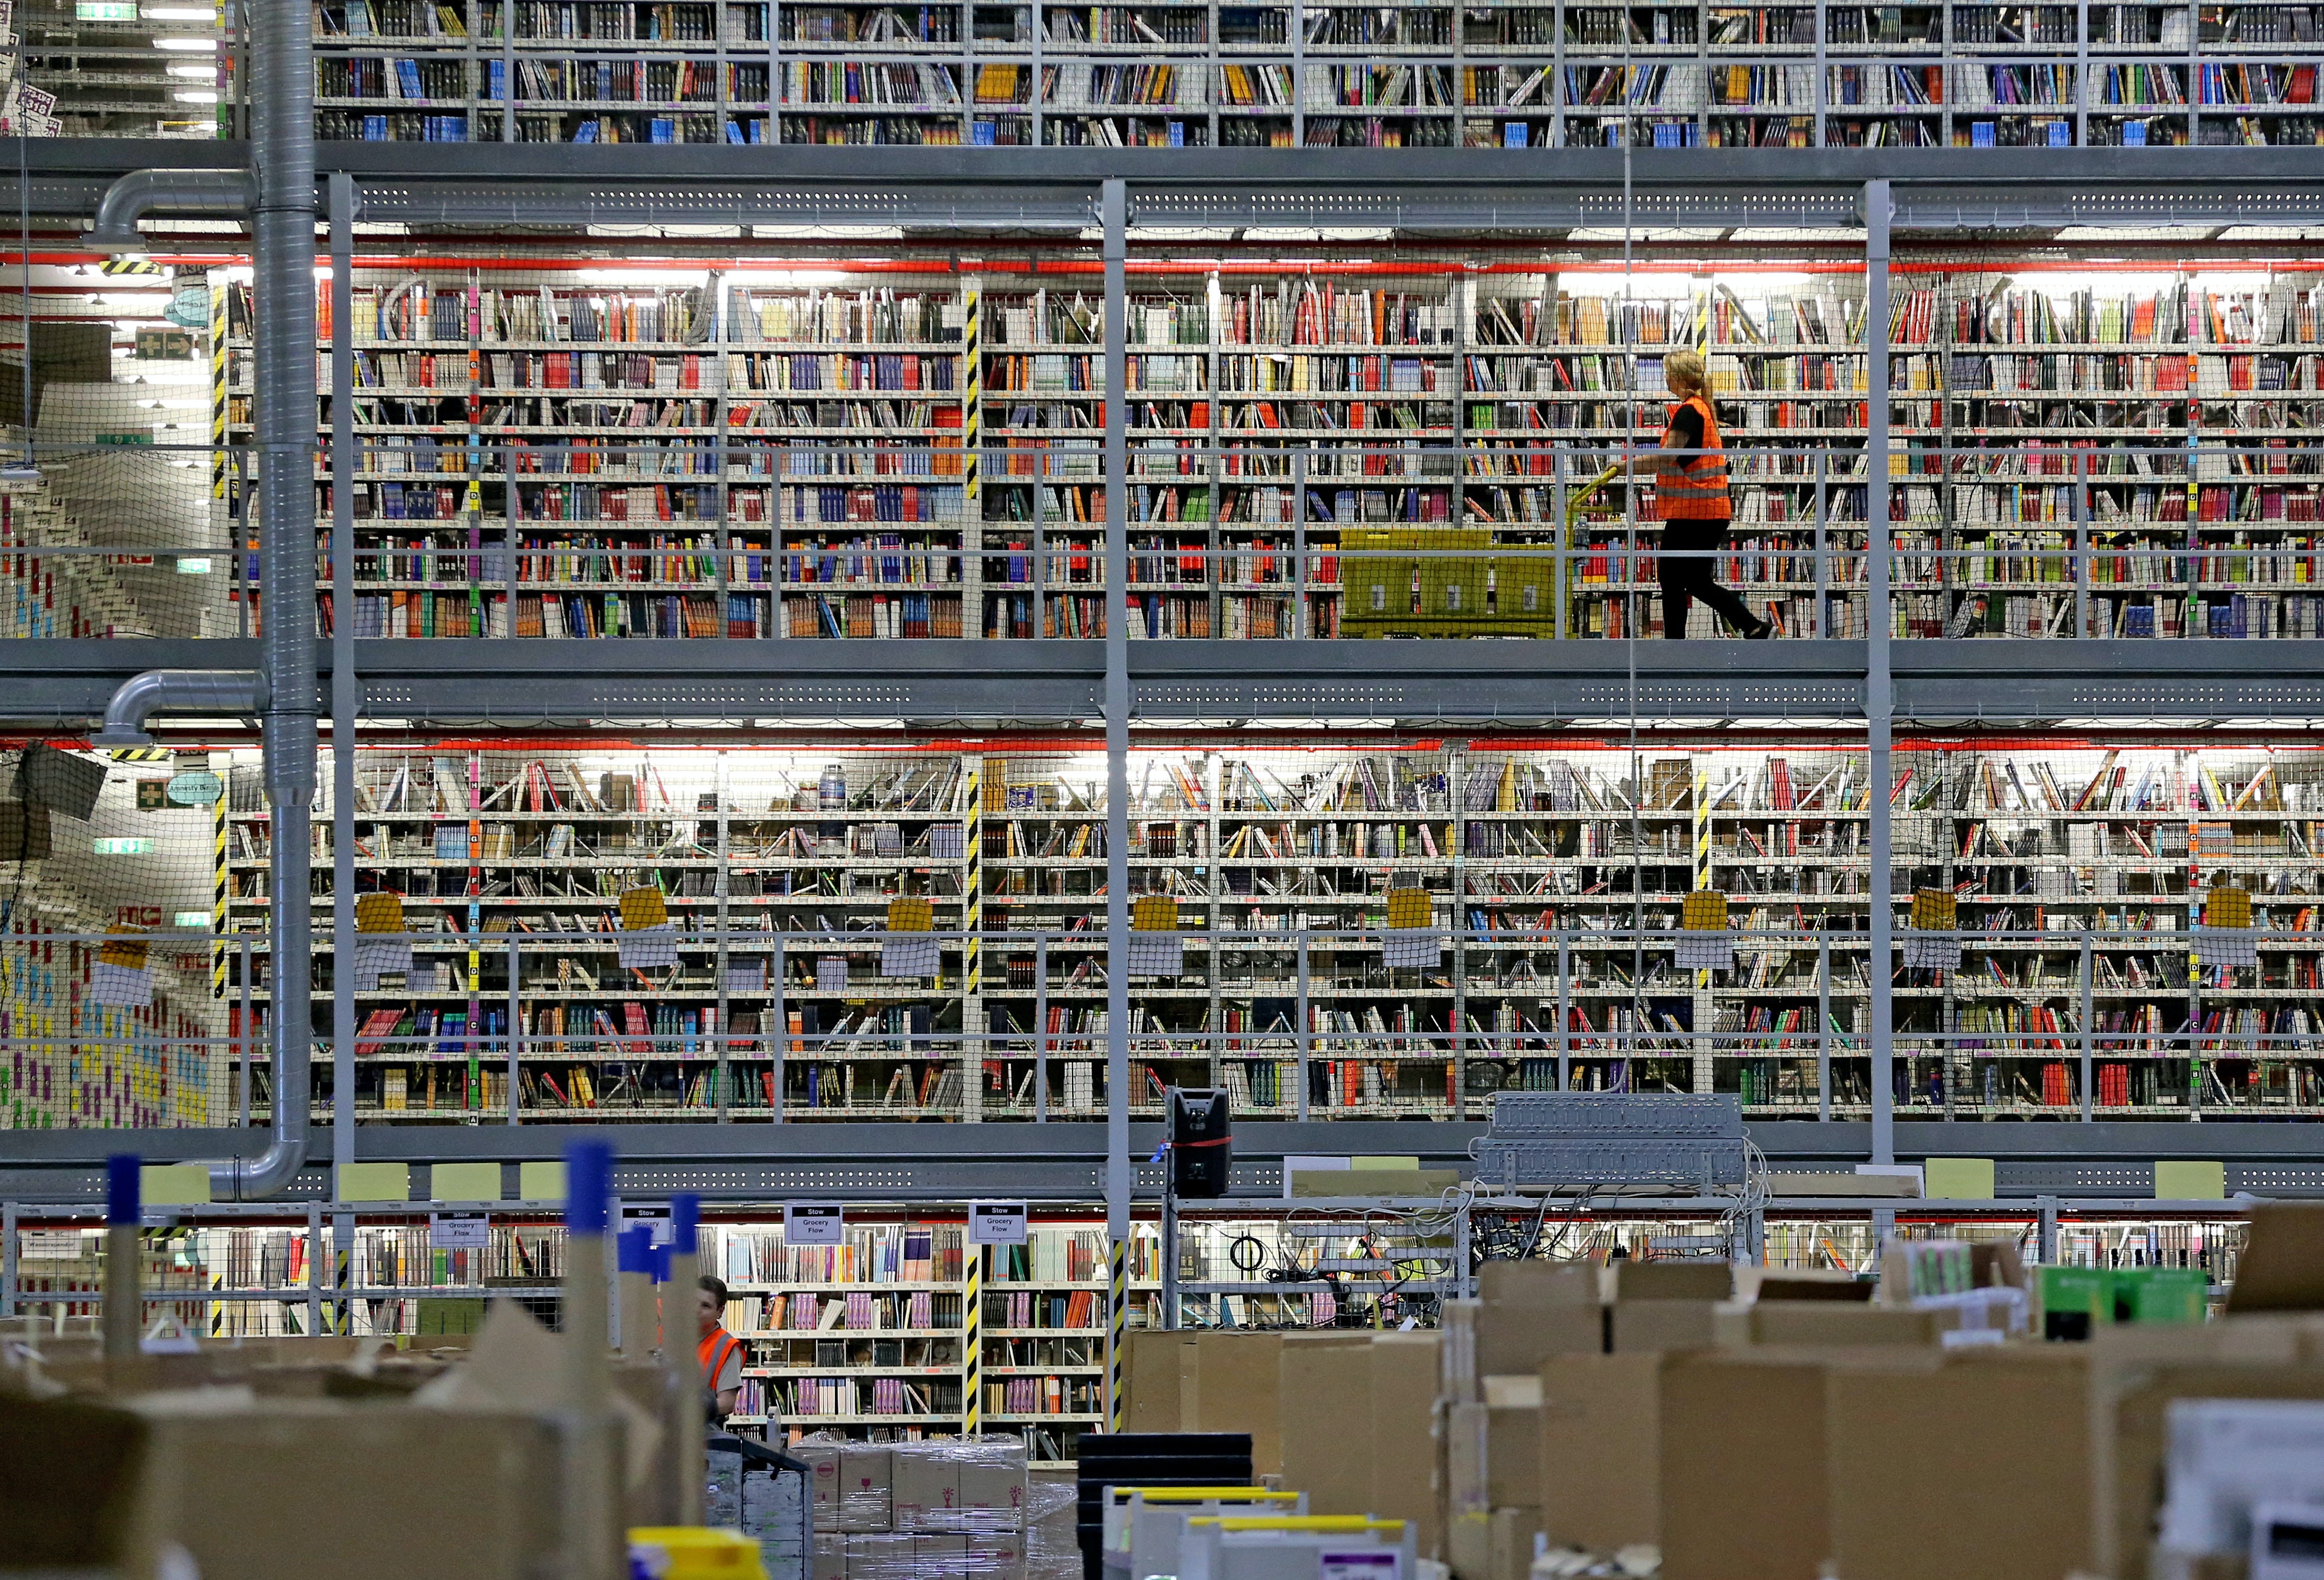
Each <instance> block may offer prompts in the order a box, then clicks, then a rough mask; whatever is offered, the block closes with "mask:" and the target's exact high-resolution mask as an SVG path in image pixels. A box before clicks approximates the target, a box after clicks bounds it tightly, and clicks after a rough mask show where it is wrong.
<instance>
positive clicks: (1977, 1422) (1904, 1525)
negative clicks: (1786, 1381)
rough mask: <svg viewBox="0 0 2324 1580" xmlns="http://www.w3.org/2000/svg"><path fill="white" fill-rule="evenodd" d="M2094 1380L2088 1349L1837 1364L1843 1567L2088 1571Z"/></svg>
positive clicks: (1873, 1571)
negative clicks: (2092, 1384) (2091, 1386)
mask: <svg viewBox="0 0 2324 1580" xmlns="http://www.w3.org/2000/svg"><path fill="white" fill-rule="evenodd" d="M1858 1354H1859V1356H1860V1355H1861V1354H1863V1353H1862V1352H1859V1353H1858ZM1824 1405H1825V1417H1824V1429H1825V1433H1826V1439H1825V1441H1826V1450H1825V1456H1826V1465H1827V1466H1828V1470H1829V1477H1828V1482H1827V1484H1828V1486H1829V1488H1830V1492H1829V1494H1828V1495H1829V1499H1830V1505H1829V1506H1830V1511H1831V1514H1830V1518H1831V1553H1830V1555H1829V1556H1830V1557H1831V1559H1832V1561H1833V1564H1834V1566H1835V1567H1836V1570H1837V1572H1838V1573H1840V1574H1842V1575H1847V1576H1848V1580H1960V1576H1961V1575H1977V1576H1978V1577H1979V1580H2059V1577H2060V1576H2061V1575H2070V1574H2072V1573H2074V1572H2075V1571H2077V1570H2086V1569H2088V1568H2089V1567H2090V1566H2091V1564H2092V1562H2093V1560H2094V1554H2093V1551H2092V1548H2093V1546H2094V1543H2093V1541H2092V1529H2091V1523H2092V1517H2091V1492H2090V1480H2091V1475H2092V1471H2091V1455H2090V1422H2091V1408H2090V1391H2089V1370H2088V1366H2087V1354H2086V1352H2085V1350H2084V1349H2083V1347H2082V1346H2081V1345H2079V1344H2057V1345H2028V1346H2015V1347H2006V1348H1995V1349H1990V1350H1978V1349H1968V1350H1958V1351H1951V1352H1923V1351H1916V1350H1911V1349H1906V1348H1902V1347H1895V1348H1891V1349H1889V1350H1886V1351H1883V1352H1877V1353H1874V1358H1872V1359H1869V1360H1864V1361H1862V1362H1861V1363H1856V1362H1853V1361H1851V1363H1845V1364H1843V1363H1833V1364H1831V1366H1829V1367H1828V1368H1827V1370H1826V1372H1825V1390H1824Z"/></svg>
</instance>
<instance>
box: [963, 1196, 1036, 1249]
mask: <svg viewBox="0 0 2324 1580" xmlns="http://www.w3.org/2000/svg"><path fill="white" fill-rule="evenodd" d="M968 1243H970V1244H971V1245H1022V1244H1024V1243H1025V1204H1024V1203H1023V1202H1021V1201H980V1202H971V1203H969V1205H968Z"/></svg>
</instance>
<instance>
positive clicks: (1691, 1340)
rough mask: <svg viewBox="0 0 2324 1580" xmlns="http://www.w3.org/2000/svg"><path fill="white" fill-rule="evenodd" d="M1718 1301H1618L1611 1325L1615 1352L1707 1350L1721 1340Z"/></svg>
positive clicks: (1609, 1333)
mask: <svg viewBox="0 0 2324 1580" xmlns="http://www.w3.org/2000/svg"><path fill="white" fill-rule="evenodd" d="M1719 1305H1720V1303H1719V1302H1718V1301H1715V1300H1678V1299H1672V1300H1618V1301H1616V1302H1615V1304H1614V1306H1613V1307H1612V1309H1611V1312H1610V1320H1609V1324H1608V1328H1607V1332H1608V1336H1609V1338H1610V1339H1611V1340H1612V1346H1611V1347H1612V1349H1613V1352H1614V1354H1637V1353H1638V1352H1641V1351H1646V1350H1707V1349H1710V1348H1711V1346H1712V1345H1714V1344H1717V1343H1718V1342H1719V1322H1718V1312H1719Z"/></svg>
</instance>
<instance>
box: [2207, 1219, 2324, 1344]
mask: <svg viewBox="0 0 2324 1580" xmlns="http://www.w3.org/2000/svg"><path fill="white" fill-rule="evenodd" d="M2250 1217H2251V1231H2250V1234H2249V1235H2248V1237H2247V1238H2246V1240H2245V1241H2244V1249H2243V1255H2242V1256H2241V1257H2240V1258H2239V1259H2238V1260H2237V1261H2236V1281H2235V1285H2234V1287H2233V1288H2231V1289H2228V1291H2227V1313H2228V1315H2229V1316H2233V1317H2240V1316H2244V1315H2246V1314H2247V1313H2250V1312H2254V1311H2319V1310H2324V1202H2261V1203H2258V1204H2256V1205H2255V1206H2253V1207H2252V1209H2251V1212H2250Z"/></svg>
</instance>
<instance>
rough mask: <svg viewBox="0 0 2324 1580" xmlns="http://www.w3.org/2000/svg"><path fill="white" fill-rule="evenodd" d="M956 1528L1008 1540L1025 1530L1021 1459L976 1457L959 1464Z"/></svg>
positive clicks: (1018, 1457) (979, 1452)
mask: <svg viewBox="0 0 2324 1580" xmlns="http://www.w3.org/2000/svg"><path fill="white" fill-rule="evenodd" d="M959 1464H960V1495H959V1504H958V1507H959V1510H960V1513H959V1526H960V1529H962V1530H964V1531H965V1532H967V1533H968V1534H969V1535H971V1536H989V1537H992V1538H996V1539H997V1538H1001V1537H1004V1536H1005V1537H1008V1538H1010V1539H1011V1541H1012V1542H1013V1541H1014V1539H1015V1538H1016V1536H1017V1534H1018V1533H1019V1532H1021V1531H1022V1530H1023V1529H1025V1459H1024V1455H1021V1454H1019V1455H1014V1456H1013V1457H1012V1458H1007V1459H1004V1458H1003V1457H1001V1455H999V1454H997V1453H996V1454H993V1455H991V1456H989V1457H988V1456H987V1455H986V1453H985V1451H984V1449H983V1447H982V1446H980V1448H979V1451H978V1453H977V1455H974V1456H973V1457H964V1458H963V1459H962V1460H961V1461H960V1462H959Z"/></svg>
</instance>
